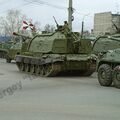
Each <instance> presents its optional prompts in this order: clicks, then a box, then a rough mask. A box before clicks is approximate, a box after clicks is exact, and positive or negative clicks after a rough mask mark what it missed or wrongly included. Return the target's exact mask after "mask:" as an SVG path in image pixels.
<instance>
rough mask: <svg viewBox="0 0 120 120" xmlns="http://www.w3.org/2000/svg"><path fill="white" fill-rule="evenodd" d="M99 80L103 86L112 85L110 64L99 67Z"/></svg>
mask: <svg viewBox="0 0 120 120" xmlns="http://www.w3.org/2000/svg"><path fill="white" fill-rule="evenodd" d="M98 81H99V83H100V85H101V86H110V85H111V84H112V72H111V67H110V66H109V65H108V64H102V65H100V67H99V69H98Z"/></svg>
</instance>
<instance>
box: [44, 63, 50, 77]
mask: <svg viewBox="0 0 120 120" xmlns="http://www.w3.org/2000/svg"><path fill="white" fill-rule="evenodd" d="M44 72H45V76H46V77H49V76H51V75H52V64H48V65H46V66H45V71H44Z"/></svg>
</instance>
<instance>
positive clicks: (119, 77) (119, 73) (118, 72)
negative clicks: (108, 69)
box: [113, 66, 120, 89]
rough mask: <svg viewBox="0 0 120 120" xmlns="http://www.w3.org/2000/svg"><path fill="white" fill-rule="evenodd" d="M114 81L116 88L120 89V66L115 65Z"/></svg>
mask: <svg viewBox="0 0 120 120" xmlns="http://www.w3.org/2000/svg"><path fill="white" fill-rule="evenodd" d="M113 83H114V86H115V87H116V88H119V89H120V66H117V67H115V69H114V71H113Z"/></svg>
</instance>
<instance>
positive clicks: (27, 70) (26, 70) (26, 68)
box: [25, 63, 30, 72]
mask: <svg viewBox="0 0 120 120" xmlns="http://www.w3.org/2000/svg"><path fill="white" fill-rule="evenodd" d="M25 72H30V65H29V64H27V63H26V64H25Z"/></svg>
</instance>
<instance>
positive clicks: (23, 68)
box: [20, 63, 25, 71]
mask: <svg viewBox="0 0 120 120" xmlns="http://www.w3.org/2000/svg"><path fill="white" fill-rule="evenodd" d="M20 69H21V71H25V64H24V63H21V67H20Z"/></svg>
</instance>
